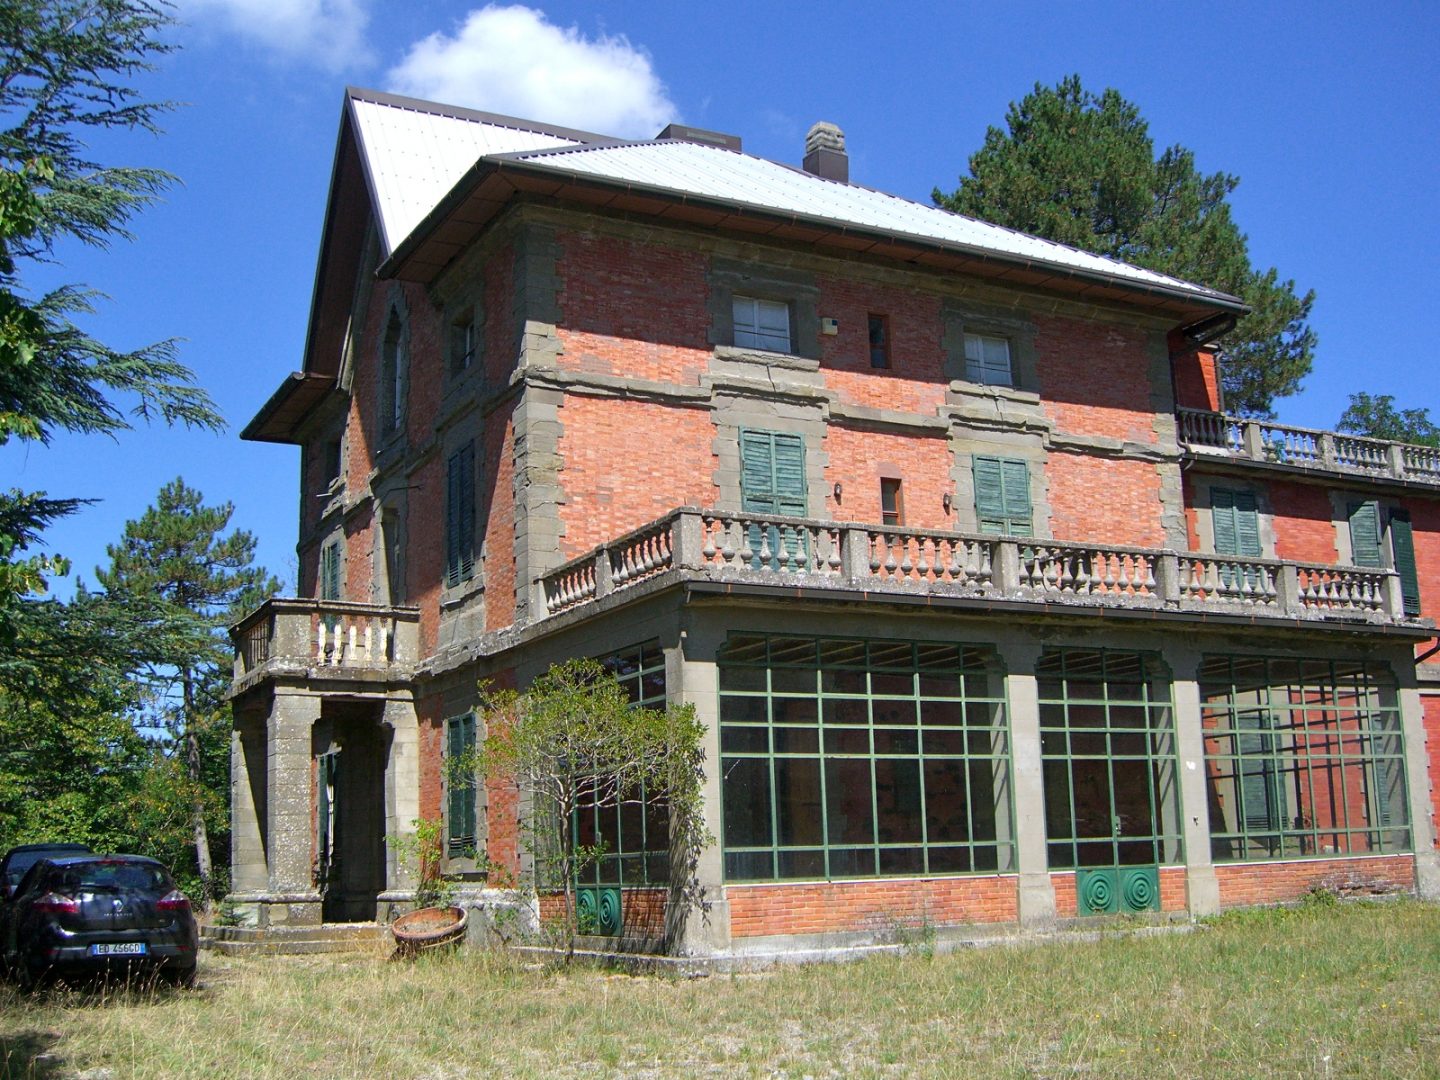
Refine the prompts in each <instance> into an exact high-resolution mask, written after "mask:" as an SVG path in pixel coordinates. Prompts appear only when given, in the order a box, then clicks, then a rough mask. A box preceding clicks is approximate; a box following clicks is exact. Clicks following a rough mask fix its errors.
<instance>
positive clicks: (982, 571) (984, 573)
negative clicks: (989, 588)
mask: <svg viewBox="0 0 1440 1080" xmlns="http://www.w3.org/2000/svg"><path fill="white" fill-rule="evenodd" d="M978 547H979V549H980V551H979V555H980V568H979V571H978V576H979V578H980V580H981V582H983V583H984V584H986V585H989V584H991V583H992V582H993V581H994V580H995V561H994V560H995V551H994V548H993V547H991V545H990V544H989V543H988V542H987V541H983V540H982V541H980V543H979V544H978Z"/></svg>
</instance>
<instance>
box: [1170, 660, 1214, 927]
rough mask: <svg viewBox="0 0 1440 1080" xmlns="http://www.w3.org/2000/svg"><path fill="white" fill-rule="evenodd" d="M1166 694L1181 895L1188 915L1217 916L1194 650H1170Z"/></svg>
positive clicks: (1198, 685)
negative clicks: (1176, 761)
mask: <svg viewBox="0 0 1440 1080" xmlns="http://www.w3.org/2000/svg"><path fill="white" fill-rule="evenodd" d="M1165 659H1166V661H1167V662H1168V663H1169V665H1170V670H1171V682H1170V692H1171V695H1172V696H1173V699H1174V702H1175V739H1176V749H1177V750H1178V752H1179V758H1180V832H1181V835H1182V837H1183V838H1184V842H1185V895H1186V906H1187V907H1188V908H1189V909H1190V914H1191V915H1192V916H1194V915H1213V914H1215V913H1216V912H1217V911H1219V910H1220V883H1219V881H1218V880H1217V879H1216V877H1215V864H1214V862H1212V861H1211V857H1210V798H1209V790H1208V785H1209V781H1208V779H1207V776H1208V774H1207V773H1206V770H1205V731H1204V728H1203V727H1202V726H1201V715H1200V682H1199V678H1200V664H1201V660H1202V657H1201V655H1200V653H1198V652H1196V651H1195V650H1193V649H1177V648H1173V647H1171V648H1169V649H1167V650H1166V652H1165Z"/></svg>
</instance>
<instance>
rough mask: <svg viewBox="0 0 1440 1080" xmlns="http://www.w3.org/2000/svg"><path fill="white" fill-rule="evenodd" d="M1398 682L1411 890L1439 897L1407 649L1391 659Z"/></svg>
mask: <svg viewBox="0 0 1440 1080" xmlns="http://www.w3.org/2000/svg"><path fill="white" fill-rule="evenodd" d="M1394 666H1395V673H1396V677H1397V682H1398V684H1399V693H1398V695H1397V696H1398V698H1399V702H1398V703H1399V705H1400V731H1401V734H1402V735H1403V737H1404V740H1405V787H1406V790H1407V792H1408V793H1409V796H1410V806H1409V809H1410V844H1411V846H1412V847H1413V848H1414V849H1415V892H1416V894H1418V895H1419V896H1420V898H1421V899H1424V900H1440V851H1437V850H1436V849H1435V822H1434V819H1433V818H1432V817H1431V813H1432V809H1433V808H1432V805H1431V801H1430V776H1429V770H1428V765H1429V762H1428V757H1429V755H1428V754H1427V753H1426V746H1425V707H1424V702H1422V701H1421V700H1420V687H1419V683H1418V682H1417V680H1416V677H1415V661H1414V658H1413V653H1412V652H1411V651H1410V649H1408V648H1407V649H1406V650H1405V651H1404V652H1403V653H1401V654H1400V655H1399V656H1398V657H1397V658H1396V660H1395V665H1394Z"/></svg>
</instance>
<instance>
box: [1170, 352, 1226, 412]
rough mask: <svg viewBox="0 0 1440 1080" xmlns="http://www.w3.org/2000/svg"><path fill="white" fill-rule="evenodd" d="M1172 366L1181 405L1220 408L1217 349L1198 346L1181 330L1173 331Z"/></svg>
mask: <svg viewBox="0 0 1440 1080" xmlns="http://www.w3.org/2000/svg"><path fill="white" fill-rule="evenodd" d="M1170 370H1171V372H1172V373H1173V376H1174V379H1175V404H1176V406H1177V407H1178V408H1181V409H1207V410H1209V411H1210V412H1219V411H1220V389H1219V386H1220V380H1219V371H1218V370H1217V369H1216V364H1215V354H1214V353H1213V352H1210V351H1209V350H1208V349H1196V348H1194V347H1192V346H1190V345H1189V343H1187V342H1186V341H1185V340H1184V338H1182V337H1181V336H1180V335H1179V334H1171V335H1170Z"/></svg>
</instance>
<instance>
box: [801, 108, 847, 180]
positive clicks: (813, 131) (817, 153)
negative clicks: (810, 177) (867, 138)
mask: <svg viewBox="0 0 1440 1080" xmlns="http://www.w3.org/2000/svg"><path fill="white" fill-rule="evenodd" d="M804 167H805V171H806V172H808V173H814V174H815V175H816V176H823V177H824V178H825V179H826V180H838V181H839V182H840V183H842V184H848V183H849V182H850V157H849V155H848V154H846V153H845V133H844V132H843V131H841V130H840V129H839V128H838V127H836V126H835V125H834V124H831V123H829V122H828V121H825V120H821V121H819V122H817V123H815V124H814V125H812V126H811V128H810V133H809V134H808V135H806V136H805V166H804Z"/></svg>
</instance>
